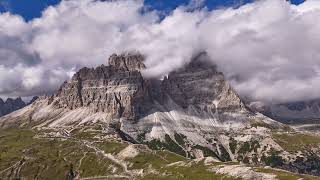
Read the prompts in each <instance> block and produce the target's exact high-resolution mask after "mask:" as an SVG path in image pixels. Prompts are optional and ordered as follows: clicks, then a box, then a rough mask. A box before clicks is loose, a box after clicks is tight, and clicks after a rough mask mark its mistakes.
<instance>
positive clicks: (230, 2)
mask: <svg viewBox="0 0 320 180" xmlns="http://www.w3.org/2000/svg"><path fill="white" fill-rule="evenodd" d="M252 1H253V0H206V1H205V5H206V6H207V7H208V8H210V9H215V8H219V7H222V6H239V5H241V4H245V3H249V2H252ZM303 1H304V0H291V2H292V3H294V4H299V3H301V2H303ZM59 2H60V0H0V12H7V11H9V12H11V13H13V14H19V15H21V16H22V17H23V18H24V19H25V20H27V21H29V20H31V19H33V18H35V17H40V16H41V12H42V11H43V9H45V8H46V7H48V6H50V5H55V4H57V3H59ZM188 2H189V0H145V4H146V5H148V6H149V7H151V8H153V9H157V10H164V11H167V12H170V10H172V9H174V8H175V7H177V6H179V5H182V4H187V3H188Z"/></svg>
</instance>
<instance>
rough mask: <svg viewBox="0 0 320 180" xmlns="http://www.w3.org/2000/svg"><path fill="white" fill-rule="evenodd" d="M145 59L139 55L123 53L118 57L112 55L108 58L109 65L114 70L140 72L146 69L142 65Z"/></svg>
mask: <svg viewBox="0 0 320 180" xmlns="http://www.w3.org/2000/svg"><path fill="white" fill-rule="evenodd" d="M144 59H145V57H144V56H143V55H141V54H140V53H123V54H120V55H117V54H112V55H111V56H110V58H109V61H108V63H109V65H110V66H112V67H114V68H115V69H119V70H124V71H136V70H138V71H140V70H143V69H145V68H146V66H145V65H144V63H143V61H144Z"/></svg>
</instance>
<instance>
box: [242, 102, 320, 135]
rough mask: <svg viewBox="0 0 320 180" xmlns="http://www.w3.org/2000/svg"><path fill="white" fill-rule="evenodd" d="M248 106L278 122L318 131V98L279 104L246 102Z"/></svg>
mask: <svg viewBox="0 0 320 180" xmlns="http://www.w3.org/2000/svg"><path fill="white" fill-rule="evenodd" d="M248 104H249V107H250V108H251V109H252V110H254V111H257V112H260V113H262V114H264V115H265V116H268V117H270V118H272V119H274V120H277V121H279V122H282V123H285V124H290V125H291V126H294V127H295V128H297V129H300V130H306V131H310V132H316V133H318V132H320V100H319V99H315V100H309V101H297V102H289V103H281V104H271V105H268V104H262V103H259V102H254V103H248Z"/></svg>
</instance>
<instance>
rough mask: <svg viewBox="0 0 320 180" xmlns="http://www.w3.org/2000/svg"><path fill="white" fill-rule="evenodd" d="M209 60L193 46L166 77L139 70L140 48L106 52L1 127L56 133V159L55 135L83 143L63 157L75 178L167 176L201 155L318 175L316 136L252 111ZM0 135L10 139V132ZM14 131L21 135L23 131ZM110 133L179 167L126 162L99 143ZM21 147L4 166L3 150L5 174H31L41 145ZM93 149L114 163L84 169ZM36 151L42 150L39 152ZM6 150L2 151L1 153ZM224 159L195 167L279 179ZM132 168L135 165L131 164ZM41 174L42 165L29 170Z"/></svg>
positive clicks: (50, 136) (39, 136) (38, 134)
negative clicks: (193, 53)
mask: <svg viewBox="0 0 320 180" xmlns="http://www.w3.org/2000/svg"><path fill="white" fill-rule="evenodd" d="M207 58H208V57H207V56H206V54H205V53H202V54H199V55H198V56H197V57H195V58H194V59H193V60H191V62H190V63H189V64H187V65H186V66H185V67H183V68H181V69H178V70H176V71H174V72H172V73H170V74H169V75H168V76H167V77H164V79H163V80H157V79H146V78H144V77H143V76H142V73H143V70H144V69H145V68H146V67H145V65H144V64H143V61H144V57H143V56H142V55H140V54H130V53H129V54H121V55H112V56H111V57H110V58H109V62H108V64H109V66H105V65H101V66H99V67H97V68H83V69H81V70H79V71H78V72H77V73H76V74H75V75H74V76H73V77H72V79H71V80H70V81H68V82H65V83H63V85H62V86H61V87H60V88H59V90H58V91H57V93H56V94H55V95H53V96H51V97H41V98H39V99H38V100H37V101H35V102H34V103H32V104H31V105H29V106H27V107H25V108H23V109H21V110H19V111H16V112H14V113H11V114H9V115H7V116H5V117H3V118H1V119H0V127H1V128H2V129H12V128H13V127H19V128H24V129H30V128H32V129H33V133H35V135H33V136H32V138H31V139H33V140H34V141H36V140H37V141H43V139H46V140H50V142H52V141H53V142H52V148H57V150H56V151H57V152H56V153H57V157H61V156H62V154H64V155H66V156H70V155H69V154H68V152H65V151H64V150H61V149H59V148H58V147H61V146H63V145H59V146H56V145H57V143H58V144H59V143H61V142H60V141H58V140H61V139H62V140H64V141H66V142H69V141H71V142H70V143H76V144H81V146H84V147H86V148H85V149H88V150H87V151H84V152H79V154H80V155H79V154H78V155H75V156H76V157H77V158H78V159H77V158H71V157H70V158H71V159H73V160H72V162H71V161H70V160H68V159H64V162H61V163H67V162H68V163H72V164H77V167H74V166H72V167H71V168H70V172H69V175H71V176H72V174H74V173H73V171H76V172H77V173H78V175H79V174H80V175H81V174H82V176H80V175H79V176H80V177H86V176H98V175H104V176H105V175H106V174H107V175H110V174H111V175H112V176H115V175H117V176H120V175H121V177H122V176H123V177H125V178H126V177H127V176H129V177H131V178H132V177H134V178H146V177H148V176H152V177H168V178H169V177H172V176H174V174H175V173H177V172H176V171H179V170H181V169H184V168H187V167H190V166H192V163H191V164H188V161H189V160H190V159H196V161H197V162H200V161H201V163H204V162H202V161H205V160H207V161H208V158H209V159H210V161H211V162H216V163H218V164H219V163H223V162H231V163H235V164H237V163H238V162H242V163H245V164H250V165H254V166H272V167H277V168H281V169H285V170H289V171H292V172H294V173H307V174H312V175H318V176H319V175H320V170H319V168H320V164H319V162H320V157H319V152H320V148H319V144H320V137H319V136H317V135H312V134H308V133H305V132H299V131H296V130H294V129H293V128H291V127H290V126H287V125H284V124H281V123H278V122H276V121H274V120H272V119H270V118H268V117H266V116H264V115H262V114H259V113H255V112H253V111H251V110H250V109H248V108H247V107H246V106H245V104H244V103H243V102H242V101H241V99H240V98H239V96H238V95H237V93H236V92H235V91H234V90H233V89H232V88H231V87H230V85H229V84H228V83H227V82H226V80H225V79H224V76H223V74H222V73H221V72H219V71H218V70H217V67H216V66H215V65H212V64H211V63H209V61H207ZM9 134H10V133H9ZM15 136H16V135H15V134H13V135H12V137H15ZM3 137H4V138H7V137H10V135H3ZM18 137H20V138H21V136H20V135H19V136H18ZM18 139H19V138H18ZM114 139H119V140H120V141H124V142H125V143H128V144H130V145H132V144H145V145H147V146H143V147H144V148H142V149H145V150H146V149H149V148H150V149H152V150H154V151H151V150H150V149H149V150H146V151H148V152H151V153H156V152H162V151H163V150H169V151H171V152H174V153H175V154H176V155H177V156H178V157H183V158H187V159H189V160H186V159H185V160H181V161H184V162H182V165H181V166H180V164H179V163H178V162H179V161H178V160H177V159H176V160H175V161H174V162H172V163H174V165H172V164H170V163H169V164H166V167H167V166H168V167H170V166H172V168H173V169H175V170H176V171H175V172H168V171H164V169H157V168H156V166H157V163H158V162H157V161H156V162H153V163H151V162H148V161H146V159H143V158H142V157H140V159H138V160H135V161H134V162H133V165H132V162H130V160H129V162H128V161H126V158H122V159H121V157H122V156H121V152H118V151H112V152H110V153H106V152H108V151H110V148H111V149H112V145H110V144H109V145H103V144H108V142H109V143H110V142H113V140H114ZM30 141H31V140H30ZM57 141H58V142H57ZM45 142H46V141H45ZM45 142H43V143H45ZM31 144H32V142H31ZM9 146H10V145H8V148H9ZM26 146H27V145H26ZM18 147H20V146H18ZM24 148H25V146H22V147H21V149H18V150H17V154H19V153H20V154H21V156H22V157H23V159H22V160H20V161H18V162H17V163H16V164H10V162H11V161H10V158H8V159H7V160H6V161H5V162H7V164H6V165H5V166H4V165H2V166H4V167H7V169H5V171H0V175H1V173H3V174H6V175H7V176H10V177H13V176H16V175H19V176H27V175H26V174H25V173H23V172H24V171H22V169H23V164H25V163H26V162H27V163H31V162H30V160H34V159H37V158H35V157H34V156H35V154H37V153H35V154H34V151H33V150H32V149H33V148H31V149H29V150H31V152H30V151H26V150H25V149H24ZM38 149H41V147H39V148H38ZM71 149H73V148H71ZM138 149H140V148H138ZM123 150H124V149H123ZM92 151H93V153H94V155H95V156H94V157H90V158H93V159H96V158H97V157H96V155H99V156H101V155H102V156H103V157H104V158H106V159H108V160H109V161H112V162H113V163H115V164H117V165H113V166H112V165H110V166H108V167H105V168H106V169H108V168H109V171H107V170H104V171H103V172H95V173H93V174H89V175H88V174H87V175H86V176H84V174H85V173H84V172H86V169H82V168H81V167H82V165H83V160H84V159H86V158H89V157H88V156H87V155H88V154H90V153H92ZM126 151H129V153H124V154H130V153H131V151H135V152H137V153H136V154H139V152H140V150H132V149H129V150H126ZM141 151H143V152H145V151H144V150H141ZM18 152H19V153H18ZM36 152H38V151H36ZM39 153H40V155H42V156H43V154H42V153H41V152H39ZM122 154H123V152H122ZM142 154H143V153H142ZM21 156H20V157H21ZM38 156H39V154H37V156H36V157H38ZM48 156H49V155H48ZM79 156H80V157H79ZM137 156H138V155H137ZM4 157H7V154H5V155H4ZM9 157H10V156H9ZM30 157H32V158H30ZM131 158H134V157H131ZM141 158H142V159H141ZM16 159H17V158H16ZM128 159H130V158H128ZM75 160H76V161H75ZM164 161H166V162H171V161H169V160H164ZM55 162H57V161H55ZM137 162H138V163H139V162H145V163H144V164H149V165H148V166H147V167H136V168H134V172H135V173H133V172H132V171H129V170H128V167H130V165H132V166H134V164H135V163H137ZM192 162H195V161H194V160H192ZM48 163H49V162H48ZM99 163H101V162H100V161H99ZM0 164H1V163H0ZM19 164H22V165H19ZM229 165H230V164H224V165H223V167H225V169H223V170H221V169H220V168H217V167H215V170H212V167H211V166H210V168H209V166H202V165H201V167H203V169H205V171H206V173H207V171H208V168H209V169H211V170H210V172H211V175H212V176H213V174H215V173H217V174H223V175H226V176H230V177H232V178H231V179H236V178H244V179H252V178H253V179H276V178H278V176H277V174H273V176H272V177H271V176H270V177H265V176H263V175H261V174H259V173H258V174H257V173H254V172H256V171H255V170H252V169H251V171H252V173H253V174H251V175H252V176H245V175H246V174H247V172H249V169H250V168H249V169H247V170H243V168H245V169H246V168H248V167H244V166H242V167H240V169H239V171H238V172H237V173H236V174H232V173H234V168H235V167H233V166H231V167H230V166H229ZM116 166H120V167H121V168H122V170H123V171H122V173H120V174H119V173H118V172H117V170H115V168H114V167H116ZM10 167H11V168H10ZM236 167H238V165H237V166H236ZM39 168H40V167H39ZM39 168H38V169H39ZM46 168H47V167H44V169H46ZM110 168H111V169H110ZM10 169H11V170H10ZM116 169H117V168H116ZM118 169H119V168H118ZM169 169H170V168H169ZM203 169H202V170H203ZM213 169H214V168H213ZM0 170H1V169H0ZM40 170H41V168H40ZM40 170H39V171H40ZM138 170H139V173H138V172H136V171H138ZM202 170H201V171H202ZM42 171H44V170H43V169H42V170H41V172H42ZM259 171H260V170H259ZM261 171H268V172H270V171H271V170H265V169H264V170H261ZM29 172H30V171H29ZM281 172H283V173H289V172H287V171H281ZM184 173H186V172H183V173H182V172H181V173H180V174H182V177H180V178H183V177H184V176H183V174H184ZM212 173H213V174H212ZM39 174H41V173H39V172H38V173H35V175H39ZM178 174H179V173H178ZM241 174H242V175H241ZM29 175H30V174H29ZM33 175H34V174H33ZM39 176H40V175H39ZM199 176H200V174H199ZM208 177H211V176H208ZM176 178H177V177H176ZM176 178H174V179H176ZM212 178H213V177H211V178H204V179H212ZM303 178H307V176H303ZM308 178H309V177H308ZM310 178H311V179H312V178H316V177H310Z"/></svg>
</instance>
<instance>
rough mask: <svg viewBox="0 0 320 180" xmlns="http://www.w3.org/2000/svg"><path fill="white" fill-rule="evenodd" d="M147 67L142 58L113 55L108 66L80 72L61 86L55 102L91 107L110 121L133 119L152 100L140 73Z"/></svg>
mask: <svg viewBox="0 0 320 180" xmlns="http://www.w3.org/2000/svg"><path fill="white" fill-rule="evenodd" d="M144 68H145V66H144V64H143V56H142V55H139V54H126V55H124V54H122V55H112V56H111V57H110V58H109V66H105V65H101V66H100V67H97V68H95V69H93V68H92V69H90V68H82V69H81V70H79V71H78V72H77V73H76V74H75V75H74V76H73V77H72V79H71V81H70V82H65V83H64V84H63V85H62V86H61V88H60V89H59V91H58V93H57V94H56V96H55V98H54V99H55V100H54V102H53V103H54V104H55V105H56V106H57V107H58V108H68V109H70V110H72V109H76V108H79V107H89V108H90V109H91V110H92V111H93V112H105V113H106V116H108V117H109V118H120V117H125V118H129V119H134V118H136V117H137V116H139V114H141V113H142V112H143V111H144V109H145V108H146V107H144V105H145V104H146V103H149V101H150V97H149V95H148V87H147V85H146V83H145V80H144V79H143V77H142V75H141V73H140V71H139V70H142V69H144Z"/></svg>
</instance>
